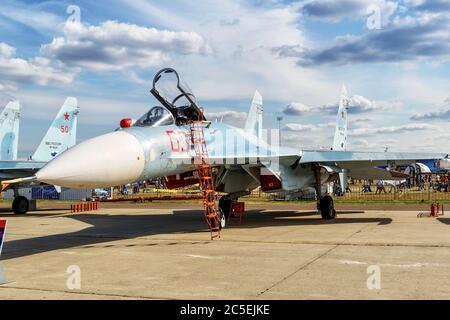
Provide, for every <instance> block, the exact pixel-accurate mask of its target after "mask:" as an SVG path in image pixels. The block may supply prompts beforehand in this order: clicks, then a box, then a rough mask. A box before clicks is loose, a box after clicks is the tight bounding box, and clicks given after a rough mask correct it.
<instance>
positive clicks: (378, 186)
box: [350, 174, 450, 194]
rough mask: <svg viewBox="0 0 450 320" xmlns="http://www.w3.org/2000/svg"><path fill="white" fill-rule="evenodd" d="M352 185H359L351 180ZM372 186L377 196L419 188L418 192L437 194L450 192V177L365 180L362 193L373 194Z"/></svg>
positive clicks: (419, 176) (423, 176) (420, 176)
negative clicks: (434, 192)
mask: <svg viewBox="0 0 450 320" xmlns="http://www.w3.org/2000/svg"><path fill="white" fill-rule="evenodd" d="M358 181H359V180H358ZM350 184H357V181H354V180H351V181H350ZM372 186H374V188H375V194H381V193H391V192H392V191H402V190H404V189H415V188H417V190H418V191H422V190H434V191H437V192H450V175H449V174H427V175H416V176H415V177H411V178H409V179H405V180H376V181H374V180H363V181H362V188H361V192H362V193H372V192H373V188H372Z"/></svg>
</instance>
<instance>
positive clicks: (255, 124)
mask: <svg viewBox="0 0 450 320" xmlns="http://www.w3.org/2000/svg"><path fill="white" fill-rule="evenodd" d="M262 114H263V99H262V96H261V94H260V93H259V92H258V90H256V91H255V95H254V96H253V101H252V105H251V107H250V111H249V112H248V116H247V121H246V122H245V131H247V132H249V133H252V134H254V135H255V136H258V137H261V136H262Z"/></svg>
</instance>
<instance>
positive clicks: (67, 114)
mask: <svg viewBox="0 0 450 320" xmlns="http://www.w3.org/2000/svg"><path fill="white" fill-rule="evenodd" d="M78 112H79V108H78V101H77V98H73V97H68V98H67V99H66V101H65V102H64V104H63V106H62V107H61V109H60V110H59V112H58V114H57V115H56V118H55V120H53V123H52V124H51V126H50V128H49V129H48V131H47V133H46V135H45V136H44V138H43V139H42V141H41V143H40V144H39V147H38V148H37V149H36V151H35V152H34V154H33V156H32V159H33V160H36V161H50V160H52V159H53V158H54V157H56V156H57V155H59V154H60V153H62V152H64V151H65V150H67V149H69V148H71V147H73V146H74V145H75V143H76V136H77V115H78Z"/></svg>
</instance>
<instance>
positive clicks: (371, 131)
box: [349, 123, 438, 136]
mask: <svg viewBox="0 0 450 320" xmlns="http://www.w3.org/2000/svg"><path fill="white" fill-rule="evenodd" d="M437 129H438V127H436V126H435V125H432V124H429V123H408V124H405V125H398V126H388V127H374V128H367V127H365V128H357V129H354V130H350V131H349V135H356V136H357V135H375V134H393V133H397V134H399V133H405V132H411V131H421V130H437Z"/></svg>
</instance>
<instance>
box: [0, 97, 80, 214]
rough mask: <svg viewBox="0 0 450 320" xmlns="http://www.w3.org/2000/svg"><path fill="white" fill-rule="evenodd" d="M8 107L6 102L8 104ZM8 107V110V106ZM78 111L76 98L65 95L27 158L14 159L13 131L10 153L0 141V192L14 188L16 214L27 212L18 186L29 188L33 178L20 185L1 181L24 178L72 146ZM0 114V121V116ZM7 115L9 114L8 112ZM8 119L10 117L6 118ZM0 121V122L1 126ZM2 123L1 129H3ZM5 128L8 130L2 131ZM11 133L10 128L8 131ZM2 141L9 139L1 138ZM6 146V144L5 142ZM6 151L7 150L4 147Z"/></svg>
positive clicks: (15, 157) (26, 206) (15, 147)
mask: <svg viewBox="0 0 450 320" xmlns="http://www.w3.org/2000/svg"><path fill="white" fill-rule="evenodd" d="M18 105H19V103H18V102H16V103H15V105H13V106H14V109H11V110H18ZM8 106H9V105H8ZM8 110H9V109H8ZM78 112H79V108H78V101H77V99H76V98H73V97H68V98H67V99H66V101H65V102H64V104H63V106H62V107H61V109H60V110H59V112H58V114H57V115H56V118H55V119H54V120H53V122H52V124H51V126H50V128H49V129H48V131H47V133H46V134H45V136H44V138H43V139H42V141H41V143H40V144H39V147H38V148H37V149H36V151H35V152H34V154H33V155H32V156H31V157H30V160H23V161H20V160H17V138H16V137H17V134H15V136H14V137H15V140H14V143H15V146H14V147H13V148H12V149H11V150H14V151H13V152H7V151H6V150H5V149H7V147H6V146H5V149H4V147H3V144H2V156H3V154H5V155H6V156H7V157H5V158H3V157H2V159H1V161H0V181H2V185H3V187H2V191H5V190H7V189H9V188H12V189H13V190H14V201H13V204H12V209H13V211H14V213H16V214H24V213H26V212H27V211H28V208H29V201H28V199H27V198H26V197H24V196H21V195H20V194H19V189H20V188H25V187H29V186H32V185H39V183H37V182H35V181H31V180H30V181H27V180H26V179H25V180H23V181H21V183H20V184H13V185H9V184H8V183H5V182H4V181H5V180H9V179H16V178H22V177H28V176H30V175H32V174H34V173H36V172H37V171H38V170H39V169H40V168H42V167H43V166H44V165H45V164H46V163H47V162H48V161H50V160H52V159H54V158H55V157H57V156H58V155H59V154H60V153H62V152H64V151H65V150H67V149H68V148H70V147H72V146H74V145H75V142H76V130H77V115H78ZM2 116H3V113H2V115H0V121H1V120H2V119H3V118H2ZM8 117H11V116H10V115H9V116H8ZM7 119H10V120H9V121H11V118H7ZM5 123H6V124H7V122H4V124H5ZM4 124H3V125H4ZM3 125H2V127H1V130H4V128H3ZM13 128H14V130H17V131H15V132H18V123H17V124H15V125H14V126H13ZM6 131H8V130H6ZM12 132H14V131H12ZM4 141H11V139H10V140H7V139H6V138H4ZM5 145H6V143H5ZM8 150H9V149H8Z"/></svg>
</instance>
